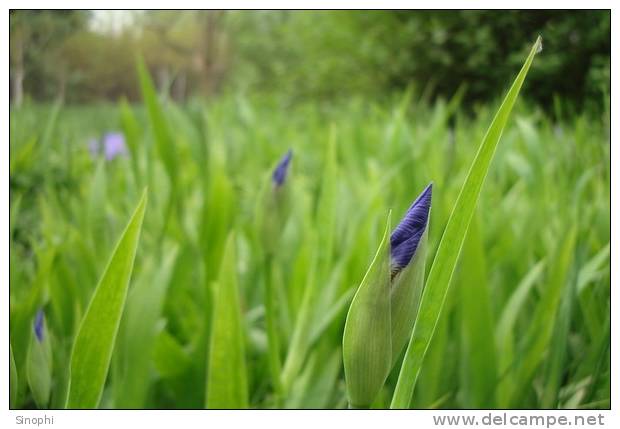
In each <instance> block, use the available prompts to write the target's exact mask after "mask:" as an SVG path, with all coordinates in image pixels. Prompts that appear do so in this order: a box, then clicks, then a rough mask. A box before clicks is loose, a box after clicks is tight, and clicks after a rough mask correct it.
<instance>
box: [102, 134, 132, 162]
mask: <svg viewBox="0 0 620 429" xmlns="http://www.w3.org/2000/svg"><path fill="white" fill-rule="evenodd" d="M103 154H104V155H105V159H107V160H108V161H111V160H112V159H114V158H116V157H117V156H119V155H126V154H127V148H126V147H125V136H123V134H122V133H107V134H106V135H104V136H103Z"/></svg>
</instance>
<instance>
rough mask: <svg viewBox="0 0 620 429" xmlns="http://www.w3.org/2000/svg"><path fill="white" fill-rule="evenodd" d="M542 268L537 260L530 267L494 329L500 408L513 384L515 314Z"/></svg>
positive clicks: (504, 403)
mask: <svg viewBox="0 0 620 429" xmlns="http://www.w3.org/2000/svg"><path fill="white" fill-rule="evenodd" d="M544 268H545V261H539V262H538V263H537V264H536V265H534V266H533V267H532V268H530V270H529V271H528V272H527V274H526V275H525V276H524V277H523V280H521V282H520V283H519V285H518V286H517V287H516V289H515V290H514V292H513V293H512V295H511V296H510V298H509V299H508V302H507V303H506V305H505V306H504V310H503V311H502V315H501V317H500V319H499V323H498V324H497V328H496V330H495V343H496V348H497V357H498V368H499V371H498V373H499V374H500V383H499V385H498V387H497V390H496V393H497V395H496V397H497V399H496V401H497V405H498V406H499V407H502V408H505V407H507V403H508V400H509V395H510V387H511V386H512V385H513V382H512V375H513V374H511V373H510V372H509V370H510V367H511V366H513V365H514V361H515V356H516V355H515V353H514V345H513V343H514V334H513V330H514V325H515V322H516V321H517V316H518V315H519V314H520V313H521V311H522V307H523V305H524V304H525V302H526V298H527V297H528V294H529V292H530V290H531V289H532V287H533V286H534V285H535V284H536V282H537V281H538V280H539V278H540V277H541V275H542V273H543V272H544Z"/></svg>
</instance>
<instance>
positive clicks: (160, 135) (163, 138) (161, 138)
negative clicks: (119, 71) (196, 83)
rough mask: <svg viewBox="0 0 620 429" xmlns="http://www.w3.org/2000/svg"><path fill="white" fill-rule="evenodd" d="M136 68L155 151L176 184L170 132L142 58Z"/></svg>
mask: <svg viewBox="0 0 620 429" xmlns="http://www.w3.org/2000/svg"><path fill="white" fill-rule="evenodd" d="M137 68H138V78H139V80H140V88H141V90H142V98H143V99H144V103H145V104H146V108H147V111H148V114H149V119H150V122H151V126H152V127H153V133H154V135H155V144H156V147H157V151H158V152H159V155H160V156H161V159H162V161H163V163H164V167H165V168H166V173H168V178H169V179H170V181H171V182H172V183H173V184H174V183H176V177H177V153H176V148H175V146H174V143H173V141H172V137H171V135H170V131H169V130H168V124H167V122H166V116H165V115H164V112H163V110H162V108H161V105H160V103H159V100H158V98H157V92H156V91H155V86H154V85H153V81H152V79H151V75H150V74H149V72H148V70H147V68H146V65H145V64H144V60H143V59H142V58H140V59H138V63H137Z"/></svg>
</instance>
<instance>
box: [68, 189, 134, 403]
mask: <svg viewBox="0 0 620 429" xmlns="http://www.w3.org/2000/svg"><path fill="white" fill-rule="evenodd" d="M145 209H146V190H145V191H144V193H143V195H142V198H141V199H140V202H139V203H138V206H137V207H136V210H135V211H134V213H133V215H132V216H131V218H130V219H129V222H128V224H127V227H126V228H125V231H124V232H123V234H122V235H121V237H120V239H119V241H118V243H117V244H116V247H115V249H114V251H113V252H112V255H111V257H110V260H109V262H108V265H107V267H106V269H105V271H104V272H103V275H102V276H101V280H100V281H99V284H98V285H97V288H96V289H95V292H94V293H93V297H92V299H91V301H90V304H89V305H88V308H87V309H86V313H85V314H84V318H83V319H82V322H81V323H80V327H79V328H78V331H77V335H76V337H75V341H74V344H73V351H72V353H71V379H70V381H69V394H68V397H67V404H66V407H67V408H96V407H97V406H98V405H99V401H100V399H101V394H102V392H103V387H104V383H105V380H106V376H107V374H108V367H109V365H110V360H111V358H112V351H113V349H114V344H115V341H116V335H117V332H118V327H119V324H120V319H121V315H122V313H123V308H124V306H125V299H126V296H127V289H128V287H129V280H130V278H131V272H132V270H133V263H134V258H135V255H136V250H137V248H138V241H139V238H140V230H141V228H142V220H143V218H144V211H145Z"/></svg>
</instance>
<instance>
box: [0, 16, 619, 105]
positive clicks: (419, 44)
mask: <svg viewBox="0 0 620 429" xmlns="http://www.w3.org/2000/svg"><path fill="white" fill-rule="evenodd" d="M105 14H108V15H112V13H110V12H101V11H100V12H97V13H91V12H85V11H37V12H33V11H12V12H11V19H10V23H11V26H10V28H11V82H12V85H11V90H12V96H13V100H14V101H15V102H16V104H18V103H17V100H16V97H17V96H16V92H17V91H18V90H17V88H18V87H19V86H20V84H19V83H20V82H22V83H23V87H24V88H23V89H24V92H25V95H26V96H28V95H29V96H31V97H33V98H34V99H37V100H49V99H52V98H54V97H56V96H61V97H63V96H64V98H65V99H67V100H70V101H74V102H88V101H93V100H102V99H103V100H116V99H118V98H120V97H126V98H127V99H130V100H138V99H139V97H140V93H139V91H138V87H139V85H138V81H137V79H136V77H135V75H134V73H133V69H134V58H135V56H136V55H137V54H141V55H142V56H143V57H144V59H145V65H146V66H147V68H148V69H149V70H150V71H151V72H152V73H153V74H154V80H155V83H156V87H157V89H158V91H159V92H160V93H161V94H162V95H163V96H164V97H170V98H174V99H176V100H187V99H190V98H191V97H192V96H194V95H197V94H200V95H206V96H211V95H213V94H216V93H221V92H226V91H231V92H232V93H239V92H244V91H246V90H248V89H252V90H259V91H263V92H275V93H278V94H280V95H284V96H286V97H287V98H292V99H299V98H304V97H313V98H334V96H344V97H349V96H351V95H353V94H360V93H363V94H366V95H370V96H376V97H379V98H381V97H383V96H384V94H385V93H391V92H394V91H402V90H404V89H405V88H407V87H409V86H415V87H416V88H418V89H420V90H423V91H424V92H425V94H426V96H428V97H433V98H435V97H443V98H447V97H451V96H452V94H454V93H455V92H456V91H457V89H459V88H461V87H462V86H463V85H465V86H466V88H467V90H466V92H465V94H464V97H465V100H466V101H467V104H466V105H465V106H467V107H468V108H469V110H470V111H471V110H473V109H471V106H472V105H473V103H474V102H485V101H489V100H492V99H494V98H495V97H496V96H497V94H498V93H501V92H502V91H504V89H505V85H506V82H507V81H509V79H510V78H511V77H512V73H513V70H514V69H515V68H516V67H519V66H520V65H521V58H522V55H523V54H524V53H525V52H527V51H526V50H527V48H528V46H529V43H530V41H531V40H532V39H533V38H534V37H535V36H536V35H538V34H542V35H543V36H544V37H545V44H546V46H545V51H546V52H545V56H544V58H541V59H540V61H539V65H538V67H537V69H536V71H534V72H533V73H532V74H531V76H530V86H529V87H530V90H529V91H528V94H526V96H527V97H528V98H529V99H531V100H535V101H536V102H538V103H541V104H544V105H545V106H547V107H549V108H557V106H558V103H557V102H556V98H557V97H562V109H564V110H566V109H568V110H573V109H575V108H584V107H585V108H594V109H597V110H598V111H599V112H600V111H602V110H603V109H604V108H605V103H606V102H608V101H607V100H606V93H607V92H608V91H609V84H610V76H611V62H610V34H611V15H610V12H609V11H607V10H589V11H584V10H579V11H577V10H535V11H530V10H525V11H523V10H451V11H432V10H417V11H303V12H300V11H149V12H142V11H124V12H116V16H117V19H118V20H119V21H117V22H114V21H111V22H108V23H107V26H106V25H105V24H106V22H102V19H103V18H102V16H103V15H105ZM123 23H124V26H123ZM107 27H109V28H107ZM489 64H494V66H493V67H489V66H488V65H489ZM24 70H25V73H23V72H24ZM22 78H23V79H22ZM565 113H566V112H560V111H555V112H554V114H565Z"/></svg>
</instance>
